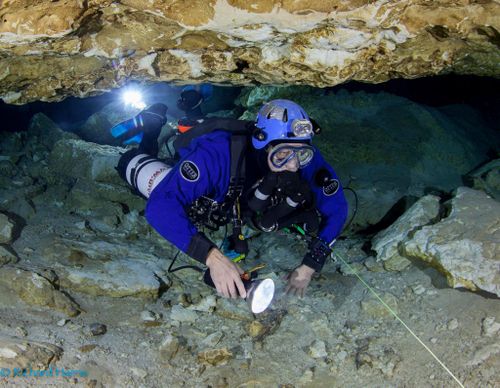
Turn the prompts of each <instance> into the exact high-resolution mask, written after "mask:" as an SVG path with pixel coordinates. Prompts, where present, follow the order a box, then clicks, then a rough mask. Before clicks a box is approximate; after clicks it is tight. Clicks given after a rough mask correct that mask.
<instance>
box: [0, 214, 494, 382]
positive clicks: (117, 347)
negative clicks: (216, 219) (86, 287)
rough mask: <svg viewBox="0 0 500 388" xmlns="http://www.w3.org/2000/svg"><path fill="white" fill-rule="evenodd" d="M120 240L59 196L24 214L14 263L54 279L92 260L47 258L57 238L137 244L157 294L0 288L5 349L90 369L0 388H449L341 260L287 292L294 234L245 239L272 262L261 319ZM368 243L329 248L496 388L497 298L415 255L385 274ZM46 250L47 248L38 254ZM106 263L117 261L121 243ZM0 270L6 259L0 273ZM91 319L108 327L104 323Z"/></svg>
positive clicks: (94, 244)
mask: <svg viewBox="0 0 500 388" xmlns="http://www.w3.org/2000/svg"><path fill="white" fill-rule="evenodd" d="M129 240H130V238H129ZM129 240H127V239H125V238H124V237H123V235H120V233H113V232H108V233H104V232H102V231H99V230H97V229H93V228H92V227H90V226H89V224H88V218H87V219H85V218H83V217H81V216H77V215H70V214H68V212H66V211H64V210H63V209H62V208H61V207H60V206H59V207H58V206H52V205H50V206H45V207H41V208H39V210H38V211H37V213H36V214H35V215H34V216H33V217H31V218H30V221H29V223H28V224H27V225H25V226H24V228H23V229H22V231H21V233H20V235H19V237H18V238H17V239H16V240H15V241H14V243H13V244H12V248H14V250H15V251H16V252H17V255H18V258H19V260H18V262H17V263H15V264H12V263H11V264H9V266H10V267H21V268H24V269H31V270H33V271H35V270H36V271H37V272H38V273H42V272H40V271H41V270H42V269H47V268H52V269H54V271H55V273H57V274H58V276H62V275H61V274H62V273H63V272H64V271H62V272H61V271H60V270H59V269H61V268H63V267H62V265H65V266H71V265H72V266H76V267H86V266H88V261H90V260H91V258H90V257H88V256H85V255H80V256H78V255H73V256H72V257H73V259H72V261H73V262H72V263H68V262H66V263H62V260H59V262H57V259H56V262H54V261H53V262H52V264H49V262H47V261H46V260H47V257H52V259H51V260H54V257H56V258H57V255H58V253H60V254H61V257H63V256H64V255H63V253H64V252H63V251H62V250H61V249H62V248H61V245H60V244H61V241H63V242H64V243H65V244H66V245H71V244H73V246H74V245H75V244H81V245H82V246H86V247H87V248H91V249H96V250H100V249H102V247H100V246H99V243H100V242H102V241H106V242H108V243H111V244H113V245H115V246H117V247H120V246H121V247H129V248H130V252H131V253H130V252H129V253H130V254H129V256H131V257H133V256H135V258H136V259H137V262H136V264H137V265H141V264H140V263H141V261H140V260H142V258H141V252H143V253H144V256H147V255H149V256H148V257H157V258H158V267H157V269H156V276H158V277H159V278H161V279H162V286H161V287H160V288H161V291H160V295H159V297H158V298H156V299H151V298H149V299H147V298H146V299H144V298H132V297H122V298H116V297H109V296H106V295H101V296H90V295H88V294H84V293H81V292H77V291H74V290H66V291H67V292H68V293H69V294H70V295H71V298H72V299H73V300H74V301H75V302H76V303H77V304H78V305H79V306H80V309H81V313H80V314H79V315H77V316H74V317H68V315H67V314H64V313H62V312H60V311H57V309H54V308H47V307H44V306H36V305H31V304H27V303H25V301H23V300H21V298H22V295H23V291H22V290H21V291H19V289H17V291H16V289H15V287H13V288H12V289H11V290H9V289H7V290H5V289H4V290H3V291H2V292H1V293H0V317H1V318H0V339H1V340H0V342H2V341H3V345H4V346H5V343H7V349H8V346H11V347H10V349H12V343H13V341H14V343H16V342H19V341H21V342H23V343H24V348H23V347H22V346H20V347H19V348H20V349H21V348H23V349H26V342H28V343H29V345H28V351H29V349H31V350H32V352H31V353H30V354H28V353H26V354H25V355H24V356H23V357H24V358H23V361H24V362H28V363H31V364H32V365H35V366H36V365H40V366H39V367H38V368H39V369H44V368H45V367H47V363H48V361H47V360H50V359H52V361H53V362H54V363H53V364H52V365H53V366H54V367H57V368H64V369H66V370H83V371H86V372H88V377H78V376H77V377H15V378H14V377H4V378H0V385H1V386H8V387H10V386H54V387H66V386H83V387H161V386H197V387H200V386H206V387H208V386H211V387H226V386H228V387H237V386H238V387H253V386H255V387H257V386H258V387H261V386H270V387H276V386H282V387H302V386H304V387H307V386H310V387H332V386H339V387H340V386H398V387H403V386H409V387H412V386H414V387H416V386H419V387H421V386H436V387H444V386H456V385H457V384H456V382H455V381H454V380H453V379H452V378H451V377H450V376H449V375H448V374H447V373H446V372H445V370H443V368H442V367H441V366H440V365H439V364H438V363H437V362H436V361H435V360H434V359H433V358H432V356H431V355H430V354H429V353H428V352H427V351H426V350H425V349H424V348H423V347H422V346H421V345H420V344H419V343H418V342H417V341H416V340H415V339H414V338H413V337H412V336H411V335H410V334H409V333H408V331H407V330H406V329H405V328H404V327H403V326H402V324H401V323H399V322H398V321H397V320H396V319H395V318H393V317H392V316H391V315H390V314H389V313H388V312H387V311H386V309H385V308H384V307H383V306H382V305H381V304H380V303H379V302H378V301H377V300H376V299H375V298H374V297H373V296H372V295H371V294H370V293H369V291H368V290H367V289H366V287H365V286H364V285H363V284H362V283H361V282H360V281H359V280H358V279H357V278H356V277H355V276H353V275H351V274H349V270H348V269H347V267H346V266H345V265H341V266H340V268H339V266H338V265H336V264H335V263H333V262H332V261H330V262H329V263H328V264H327V265H326V266H325V268H324V270H323V272H322V274H321V275H320V277H319V279H317V280H316V281H314V283H313V284H312V285H311V286H310V289H309V292H308V293H307V295H306V296H305V297H304V298H303V299H299V298H296V297H290V296H284V295H283V288H284V284H285V283H284V281H283V280H282V276H283V275H285V274H286V273H287V269H290V268H293V266H294V265H295V264H296V263H297V261H298V260H300V257H301V256H302V254H303V252H305V247H304V244H303V243H302V242H298V241H297V238H296V237H294V236H290V235H268V236H257V237H254V238H253V239H252V240H253V241H251V246H252V251H251V254H250V257H249V258H247V260H246V261H245V262H244V264H243V266H244V268H249V267H251V266H253V265H255V264H256V263H258V262H261V261H260V260H257V258H258V257H260V258H262V260H263V261H266V262H267V264H268V266H267V267H266V268H265V269H264V270H262V271H261V277H269V276H271V277H273V278H274V279H275V280H276V281H277V287H278V291H277V297H276V300H275V301H274V303H273V305H272V308H271V309H270V311H269V312H266V313H263V314H260V315H258V316H253V315H252V314H251V313H249V311H248V308H247V305H246V304H245V302H243V301H231V300H225V299H222V298H218V297H216V296H214V294H213V292H212V290H211V289H209V288H208V287H206V286H204V285H203V283H202V282H201V281H198V278H199V274H198V273H196V272H194V271H191V270H184V271H179V272H176V273H174V274H167V273H166V268H168V264H169V263H170V258H171V257H172V255H173V253H174V252H175V251H173V250H172V249H171V248H170V247H169V246H168V244H166V243H164V242H163V241H161V240H160V239H159V238H158V237H157V236H156V235H155V234H152V235H146V236H145V238H144V239H143V240H141V239H138V240H136V241H129ZM70 242H71V244H70ZM364 243H365V240H364V239H363V238H360V237H349V238H346V239H344V240H342V241H339V243H338V244H337V248H336V251H337V252H339V253H340V254H341V255H342V256H343V257H345V258H346V261H348V262H351V263H352V266H353V268H354V269H355V270H356V271H358V272H359V274H360V275H361V276H362V277H363V279H364V280H365V281H366V282H367V283H368V284H370V285H371V286H372V287H373V288H374V289H375V290H376V291H377V292H378V293H379V294H380V295H381V296H382V298H383V299H384V300H386V301H387V302H388V304H389V305H391V306H392V307H394V308H395V310H396V311H397V312H398V314H399V316H400V317H401V318H402V320H403V321H405V322H406V324H407V325H408V326H409V327H410V328H412V329H413V330H414V331H415V333H416V334H417V335H418V336H419V337H420V338H421V339H422V341H424V343H426V344H427V345H428V346H429V348H430V349H431V350H432V351H433V352H434V353H435V354H436V355H437V356H438V357H439V358H440V359H441V360H442V361H443V363H444V364H446V366H447V367H448V368H449V369H450V370H451V371H452V372H453V373H454V374H455V375H456V376H457V377H458V379H459V380H460V381H461V382H462V383H463V384H464V385H465V386H469V387H472V386H475V387H479V386H481V387H498V386H500V377H499V374H498V370H499V366H500V341H499V338H498V327H497V326H498V324H496V323H494V322H493V320H491V317H492V318H495V319H496V321H497V322H498V321H500V309H499V304H498V299H495V298H492V297H488V296H486V295H480V294H477V293H472V292H469V291H461V290H456V289H451V288H449V287H448V286H447V285H446V281H445V279H444V278H443V276H442V275H440V274H439V273H438V272H437V271H435V270H434V269H432V268H429V267H425V266H423V265H422V264H417V263H414V264H413V265H411V266H410V267H409V268H407V269H406V270H404V271H402V272H399V273H397V272H388V271H385V270H384V269H383V267H382V265H381V264H380V263H377V262H376V261H375V260H374V258H373V257H370V256H367V254H366V253H365V252H364V251H363V250H362V249H361V247H362V246H363V244H364ZM50 250H52V255H48V254H47V252H49V251H50ZM54 253H55V255H54ZM89 255H90V254H89ZM112 259H113V260H120V253H119V252H118V253H116V254H115V256H114V257H113V256H112ZM184 260H185V259H182V260H180V262H183V261H184ZM61 263H62V264H61ZM125 268H128V271H129V273H128V274H125V275H124V276H123V279H124V280H123V282H124V283H127V282H133V278H127V276H130V275H131V273H132V272H134V271H135V269H134V266H133V265H132V264H128V267H125ZM160 268H161V269H160ZM2 269H5V266H4V267H0V273H1V272H2ZM162 271H163V272H162ZM98 272H102V271H99V270H98V271H97V272H96V277H99V276H101V275H102V276H104V277H103V278H102V282H112V281H121V280H120V276H122V275H123V274H114V275H110V274H107V275H106V274H104V275H103V274H99V273H98ZM138 274H139V275H140V272H138ZM132 275H133V274H132ZM139 275H138V276H139ZM2 276H6V275H5V274H2ZM44 276H45V275H44ZM105 276H108V278H106V277H105ZM110 276H111V277H114V279H109V277H110ZM127 279H128V280H127ZM130 279H132V280H130ZM99 281H101V280H99ZM55 283H57V282H55ZM0 285H1V284H0ZM4 286H5V285H4ZM122 287H123V288H124V289H126V288H127V287H134V285H132V284H122ZM63 289H64V288H63V287H61V290H63ZM25 295H26V294H25ZM20 296H21V298H20ZM24 300H26V297H25V299H24ZM28 302H29V301H28ZM56 304H57V302H56ZM70 315H74V314H70ZM487 317H490V319H489V320H488V319H486V318H487ZM94 323H99V324H102V325H105V330H104V328H103V327H102V326H99V325H93V324H94ZM488 323H489V324H492V323H493V325H497V326H494V327H492V326H491V325H490V326H488ZM103 331H105V333H104V334H102V332H103ZM9 341H10V342H9ZM21 342H20V343H21ZM9 344H10V345H9ZM36 344H38V345H36ZM40 344H45V345H40ZM46 344H51V345H55V346H56V348H54V349H57V350H54V349H52V348H50V349H52V350H50V349H49V347H47V345H46ZM0 345H2V344H0ZM37 346H40V348H37ZM5 349H6V348H5V347H4V348H3V349H2V346H0V356H3V357H4V358H3V359H2V361H4V362H5V360H6V359H7V360H8V357H9V352H8V350H7V351H6V350H5ZM2 351H3V353H2ZM51 352H52V354H50V353H51ZM56 355H58V357H56ZM57 358H59V359H58V360H57V361H56V359H57ZM44 360H45V361H44ZM44 363H45V366H44V367H42V364H44ZM0 366H2V365H0ZM35 366H34V367H33V369H35Z"/></svg>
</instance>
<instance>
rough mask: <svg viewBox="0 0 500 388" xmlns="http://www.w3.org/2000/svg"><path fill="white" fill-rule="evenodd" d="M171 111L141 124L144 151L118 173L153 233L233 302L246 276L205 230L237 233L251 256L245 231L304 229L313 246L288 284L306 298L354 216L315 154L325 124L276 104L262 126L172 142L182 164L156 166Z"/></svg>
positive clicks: (236, 123)
mask: <svg viewBox="0 0 500 388" xmlns="http://www.w3.org/2000/svg"><path fill="white" fill-rule="evenodd" d="M189 94H192V93H189ZM191 101H194V100H191ZM194 105H196V104H194ZM198 107H199V105H198V106H196V107H195V109H196V108H198ZM166 112H167V107H166V106H165V105H163V104H155V105H152V106H151V107H149V108H147V109H146V110H144V111H143V112H141V113H140V114H139V115H137V116H136V117H135V118H134V119H135V121H136V122H139V123H142V124H143V125H142V126H141V130H142V131H141V132H142V133H143V135H142V138H141V139H140V141H139V142H138V143H139V147H138V148H135V149H131V150H129V151H127V152H126V153H124V154H123V155H122V156H121V158H120V160H119V163H118V166H117V170H118V172H119V174H120V176H121V177H122V178H123V179H125V180H126V181H127V182H128V183H129V184H130V185H131V186H132V187H133V188H134V189H135V191H136V193H138V194H140V195H142V196H143V197H144V198H146V199H147V204H146V209H145V216H146V219H147V220H148V222H149V224H150V225H151V226H152V227H153V228H154V229H155V230H156V231H157V232H158V233H159V234H160V235H161V236H163V237H164V238H165V239H167V240H168V241H169V242H171V243H172V244H173V245H175V246H176V247H177V248H179V250H180V251H182V252H184V253H186V254H187V255H188V256H190V257H191V258H193V259H195V260H197V261H199V262H200V263H202V264H205V265H206V266H207V267H208V270H207V272H206V273H205V278H207V275H208V278H209V279H208V280H209V281H210V282H213V285H214V286H215V288H216V289H217V291H218V293H219V294H220V295H222V296H224V297H232V298H236V297H238V296H240V297H243V298H245V297H246V289H245V285H244V284H243V279H242V275H244V271H243V270H242V269H241V268H240V267H239V265H238V264H237V263H235V262H234V261H232V260H231V259H230V258H228V257H227V255H225V254H224V252H223V251H221V250H220V249H219V248H218V247H217V246H216V245H215V244H214V243H213V242H212V241H211V240H210V239H209V238H208V237H207V236H206V235H205V234H204V233H203V232H202V231H201V229H202V228H203V227H206V228H208V229H210V230H217V229H218V228H219V227H221V226H225V225H227V224H232V227H233V231H232V232H233V233H232V236H231V238H230V240H231V241H232V247H231V248H232V249H234V250H235V251H237V253H240V254H243V255H244V254H246V253H247V252H248V244H247V240H246V239H245V238H244V236H243V234H242V232H241V228H242V225H244V224H247V225H249V226H251V227H252V228H256V229H259V230H260V231H262V232H273V231H277V230H281V229H284V228H289V227H291V226H292V225H297V226H299V228H301V230H305V231H307V234H308V235H309V236H311V238H310V241H309V249H308V252H307V254H306V255H305V256H304V258H303V260H302V262H301V264H300V265H298V266H297V267H296V268H294V269H293V270H292V271H291V272H290V273H289V275H288V277H287V280H288V283H287V287H286V292H287V293H291V294H296V295H301V296H303V295H304V292H305V290H306V288H307V286H308V285H309V283H310V281H311V279H312V276H313V274H314V273H319V272H320V271H321V269H322V267H323V265H324V264H325V261H326V259H327V258H328V257H329V256H330V253H331V250H332V247H333V245H334V243H335V241H336V238H337V236H338V235H339V234H340V232H341V230H342V226H343V224H344V222H345V219H346V216H347V202H346V200H345V197H344V193H343V188H342V186H341V184H340V182H339V179H338V177H337V175H336V173H335V171H334V170H333V169H332V167H331V166H330V165H329V164H328V163H327V162H326V161H325V160H324V159H323V157H322V156H321V154H320V152H319V150H318V149H317V148H316V147H315V146H314V145H312V139H313V136H314V135H315V134H316V133H319V127H318V125H317V124H316V123H315V122H314V121H313V120H312V119H310V118H309V116H308V115H307V113H306V112H305V111H304V109H302V107H300V106H299V105H298V104H296V103H294V102H292V101H289V100H283V99H279V100H273V101H270V102H268V103H266V104H264V105H263V106H262V107H261V109H260V110H259V112H258V114H257V117H256V121H255V122H254V121H242V120H235V119H221V118H210V119H206V120H204V121H203V123H201V124H197V125H195V126H193V128H192V129H190V130H189V131H187V132H186V133H184V134H182V135H180V136H178V137H177V138H176V140H175V142H174V144H175V148H176V152H177V158H178V160H177V161H176V162H175V163H173V162H172V161H169V162H168V163H165V162H164V161H162V160H160V159H158V158H157V153H158V144H153V143H154V141H152V140H153V138H154V137H155V136H157V134H158V133H159V131H160V130H161V126H162V125H163V124H164V123H165V122H166ZM130 126H133V125H132V124H130ZM112 132H113V130H112ZM115 132H119V131H115ZM130 135H134V136H135V135H136V134H135V133H134V131H130V132H126V131H125V132H123V133H121V134H120V135H119V136H121V138H122V139H123V140H124V142H126V141H127V140H130ZM125 144H127V143H125ZM205 280H206V279H205Z"/></svg>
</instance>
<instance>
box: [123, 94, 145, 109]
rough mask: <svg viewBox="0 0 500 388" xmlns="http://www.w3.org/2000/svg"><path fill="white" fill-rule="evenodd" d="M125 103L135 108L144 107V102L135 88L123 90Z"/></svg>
mask: <svg viewBox="0 0 500 388" xmlns="http://www.w3.org/2000/svg"><path fill="white" fill-rule="evenodd" d="M122 99H123V102H124V103H125V105H130V106H132V107H134V108H137V109H144V108H145V107H146V104H145V103H144V101H143V100H142V94H141V93H140V92H139V91H137V90H125V91H124V92H123V94H122Z"/></svg>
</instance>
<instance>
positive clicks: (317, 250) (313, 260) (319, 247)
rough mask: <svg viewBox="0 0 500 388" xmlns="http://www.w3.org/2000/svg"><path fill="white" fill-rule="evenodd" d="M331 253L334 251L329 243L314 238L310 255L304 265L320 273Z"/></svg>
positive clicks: (305, 258) (310, 245)
mask: <svg viewBox="0 0 500 388" xmlns="http://www.w3.org/2000/svg"><path fill="white" fill-rule="evenodd" d="M331 252H332V250H331V248H330V247H329V246H328V244H327V243H325V242H324V241H323V240H321V239H319V238H314V239H313V240H312V241H311V243H310V244H309V253H307V254H306V255H305V256H304V259H303V260H302V264H304V265H307V266H308V267H311V268H312V269H314V270H315V271H316V272H320V271H321V270H322V269H323V266H324V265H325V262H326V259H327V258H328V256H330V253H331Z"/></svg>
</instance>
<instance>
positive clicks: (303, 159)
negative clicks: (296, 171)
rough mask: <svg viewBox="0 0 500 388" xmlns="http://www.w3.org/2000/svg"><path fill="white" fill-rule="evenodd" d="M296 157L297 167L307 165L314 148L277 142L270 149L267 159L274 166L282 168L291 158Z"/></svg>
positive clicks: (312, 155) (311, 157)
mask: <svg viewBox="0 0 500 388" xmlns="http://www.w3.org/2000/svg"><path fill="white" fill-rule="evenodd" d="M295 157H296V158H297V161H298V164H299V168H303V167H305V166H307V165H308V164H309V163H310V162H311V160H312V159H313V157H314V148H313V147H311V146H309V145H305V144H301V145H296V146H295V145H291V144H278V145H276V146H274V147H273V148H272V149H271V151H270V157H269V160H270V161H271V163H272V164H273V166H274V167H276V168H282V167H283V166H285V165H286V164H287V163H288V162H289V161H290V160H292V159H293V158H295Z"/></svg>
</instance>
